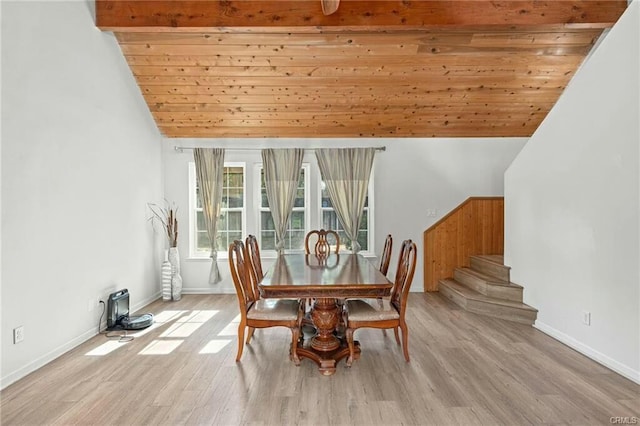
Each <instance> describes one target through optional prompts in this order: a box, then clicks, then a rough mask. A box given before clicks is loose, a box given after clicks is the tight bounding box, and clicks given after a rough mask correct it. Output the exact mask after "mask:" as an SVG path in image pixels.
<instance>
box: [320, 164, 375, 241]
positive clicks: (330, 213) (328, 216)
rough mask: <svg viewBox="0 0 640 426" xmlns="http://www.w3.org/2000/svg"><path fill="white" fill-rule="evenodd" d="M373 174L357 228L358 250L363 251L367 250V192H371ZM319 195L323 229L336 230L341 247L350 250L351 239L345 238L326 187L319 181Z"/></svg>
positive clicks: (345, 235)
mask: <svg viewBox="0 0 640 426" xmlns="http://www.w3.org/2000/svg"><path fill="white" fill-rule="evenodd" d="M372 181H373V176H372V177H371V179H370V180H369V189H368V191H367V192H368V193H367V197H366V198H365V201H364V209H363V211H362V219H361V220H360V228H359V229H358V243H360V250H361V251H363V252H367V251H369V193H371V192H372V191H371V182H372ZM320 187H321V190H320V196H321V207H320V208H321V220H322V226H321V228H323V229H333V230H334V231H337V232H338V235H339V236H340V246H341V249H343V250H344V249H346V250H351V240H350V239H349V238H347V234H346V233H345V231H344V228H343V227H342V224H341V223H340V221H339V220H338V214H337V213H336V211H335V210H334V209H333V205H332V203H331V199H330V198H329V192H328V191H327V189H326V185H325V183H324V182H322V181H321V182H320Z"/></svg>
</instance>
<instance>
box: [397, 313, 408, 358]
mask: <svg viewBox="0 0 640 426" xmlns="http://www.w3.org/2000/svg"><path fill="white" fill-rule="evenodd" d="M400 328H401V329H402V351H403V352H404V359H405V360H406V361H407V362H409V329H408V328H407V323H406V322H404V321H402V322H400ZM396 330H397V328H396Z"/></svg>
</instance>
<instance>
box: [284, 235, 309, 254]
mask: <svg viewBox="0 0 640 426" xmlns="http://www.w3.org/2000/svg"><path fill="white" fill-rule="evenodd" d="M287 234H288V235H289V236H290V239H289V247H288V248H289V249H292V250H302V249H303V248H304V236H305V234H306V233H305V231H289V232H287Z"/></svg>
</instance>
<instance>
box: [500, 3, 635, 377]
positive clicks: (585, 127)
mask: <svg viewBox="0 0 640 426" xmlns="http://www.w3.org/2000/svg"><path fill="white" fill-rule="evenodd" d="M639 9H640V5H639V4H638V1H634V2H633V3H631V4H630V6H629V8H628V10H627V11H626V12H625V14H624V15H623V16H622V17H621V19H620V20H619V22H618V23H617V24H616V25H615V26H614V27H613V28H612V29H611V31H610V32H609V34H608V35H607V36H606V37H605V39H604V40H603V41H602V43H601V44H600V45H599V46H598V47H597V49H596V50H595V52H594V53H593V54H592V56H591V57H590V58H589V59H588V60H587V61H586V62H585V63H584V64H583V66H582V68H581V69H580V70H579V71H578V73H577V75H576V76H575V77H574V78H573V80H572V81H571V84H570V85H569V87H567V89H566V90H565V92H564V94H563V95H562V97H561V98H560V100H559V101H558V103H557V104H556V105H555V107H554V108H553V109H552V111H551V113H550V114H549V115H548V117H547V118H546V119H545V121H544V122H543V123H542V125H541V126H540V127H539V128H538V130H537V131H536V133H535V134H534V135H533V136H532V137H531V139H530V140H529V142H528V143H527V144H526V146H525V147H524V148H523V149H522V151H521V152H520V154H519V155H518V157H516V159H515V160H514V162H513V163H512V165H511V166H510V167H509V169H508V170H507V172H506V174H505V263H506V264H507V265H510V266H511V267H512V270H511V273H512V274H511V277H512V280H513V281H514V282H516V283H518V284H521V285H523V286H524V288H525V292H524V296H525V302H526V303H528V304H530V305H532V306H534V307H536V308H538V309H539V315H538V321H537V322H536V327H537V328H539V329H540V330H542V331H544V332H546V333H548V334H550V335H552V336H554V337H556V338H558V339H559V340H561V341H563V342H565V343H566V344H568V345H570V346H572V347H574V348H576V349H578V350H579V351H581V352H583V353H585V354H587V355H589V356H590V357H592V358H594V359H596V360H598V361H600V362H601V363H603V364H604V365H607V366H608V367H610V368H612V369H614V370H616V371H618V372H620V373H622V374H624V375H625V376H627V377H630V378H632V379H633V380H635V381H637V382H640V276H639V266H638V265H639V255H640V251H639V248H638V245H639V219H640V216H639V207H640V204H639V202H640V201H639V200H640V198H639V189H640V185H639V149H638V146H639V144H640V127H639V126H640V124H639V123H640V107H639V99H640V86H639V79H640V69H639V65H638V64H639V62H640V43H639V38H640V33H639V30H638V28H639V27H640V11H639ZM585 315H590V325H587V324H585V323H584V322H585V321H584V317H585Z"/></svg>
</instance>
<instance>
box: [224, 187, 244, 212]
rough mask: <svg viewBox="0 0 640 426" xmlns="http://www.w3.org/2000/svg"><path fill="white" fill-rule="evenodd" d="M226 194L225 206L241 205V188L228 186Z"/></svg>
mask: <svg viewBox="0 0 640 426" xmlns="http://www.w3.org/2000/svg"><path fill="white" fill-rule="evenodd" d="M228 194H229V195H228V197H229V204H228V205H227V206H226V207H229V208H234V207H242V203H243V200H242V198H243V197H242V188H230V189H229V193H228Z"/></svg>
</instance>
